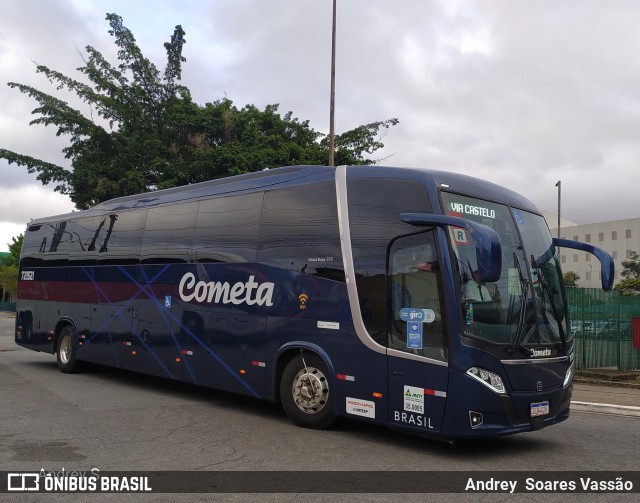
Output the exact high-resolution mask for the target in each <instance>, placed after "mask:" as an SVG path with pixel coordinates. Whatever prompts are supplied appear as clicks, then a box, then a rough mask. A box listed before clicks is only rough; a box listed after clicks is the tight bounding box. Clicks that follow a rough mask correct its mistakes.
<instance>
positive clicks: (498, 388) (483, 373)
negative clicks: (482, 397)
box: [467, 367, 507, 395]
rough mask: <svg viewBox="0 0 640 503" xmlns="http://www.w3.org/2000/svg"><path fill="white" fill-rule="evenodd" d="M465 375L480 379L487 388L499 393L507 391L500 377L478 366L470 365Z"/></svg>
mask: <svg viewBox="0 0 640 503" xmlns="http://www.w3.org/2000/svg"><path fill="white" fill-rule="evenodd" d="M467 375H468V376H470V377H473V378H474V379H475V380H476V381H480V382H481V383H482V384H484V385H485V386H486V387H487V388H490V389H492V390H493V391H495V392H496V393H499V394H500V395H504V394H506V393H507V389H506V388H505V387H504V383H503V382H502V378H501V377H500V376H499V375H498V374H496V373H494V372H490V371H488V370H485V369H481V368H478V367H471V368H470V369H469V370H467Z"/></svg>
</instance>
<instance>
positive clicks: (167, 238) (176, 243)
mask: <svg viewBox="0 0 640 503" xmlns="http://www.w3.org/2000/svg"><path fill="white" fill-rule="evenodd" d="M197 212H198V203H179V204H172V205H168V206H152V207H150V208H149V210H148V212H147V222H146V225H145V229H144V237H143V240H142V255H141V259H140V262H141V263H143V264H169V263H184V262H192V244H193V231H194V228H195V225H196V214H197Z"/></svg>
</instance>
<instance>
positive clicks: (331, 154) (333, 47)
mask: <svg viewBox="0 0 640 503" xmlns="http://www.w3.org/2000/svg"><path fill="white" fill-rule="evenodd" d="M335 101H336V0H333V23H332V26H331V98H330V104H329V166H334V165H335V162H334V150H335V127H334V123H335Z"/></svg>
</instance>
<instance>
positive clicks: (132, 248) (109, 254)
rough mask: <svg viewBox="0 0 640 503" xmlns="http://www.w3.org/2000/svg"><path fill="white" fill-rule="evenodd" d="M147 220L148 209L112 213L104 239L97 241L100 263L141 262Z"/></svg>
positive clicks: (107, 219)
mask: <svg viewBox="0 0 640 503" xmlns="http://www.w3.org/2000/svg"><path fill="white" fill-rule="evenodd" d="M146 220H147V210H146V209H144V210H131V211H123V212H120V213H110V214H109V215H108V216H107V218H106V223H105V228H106V230H105V233H104V239H102V240H101V242H99V243H96V249H97V250H98V264H100V265H106V264H118V265H132V264H139V263H140V253H141V249H142V236H143V233H144V226H145V222H146ZM98 246H99V247H98Z"/></svg>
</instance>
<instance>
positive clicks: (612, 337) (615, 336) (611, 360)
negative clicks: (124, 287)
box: [567, 288, 640, 370]
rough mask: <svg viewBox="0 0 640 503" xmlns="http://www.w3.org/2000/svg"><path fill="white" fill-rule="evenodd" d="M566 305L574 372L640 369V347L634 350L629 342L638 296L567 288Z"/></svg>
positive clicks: (637, 313) (639, 312)
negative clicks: (598, 369)
mask: <svg viewBox="0 0 640 503" xmlns="http://www.w3.org/2000/svg"><path fill="white" fill-rule="evenodd" d="M567 302H568V304H569V323H570V330H571V333H572V334H573V336H574V340H575V344H576V359H575V361H576V368H577V369H593V368H611V369H617V370H637V369H640V348H638V347H634V344H633V339H632V325H633V318H634V317H640V297H636V296H623V295H620V294H619V293H618V292H617V291H612V292H604V291H602V290H598V289H595V288H568V289H567ZM636 343H637V341H636Z"/></svg>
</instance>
